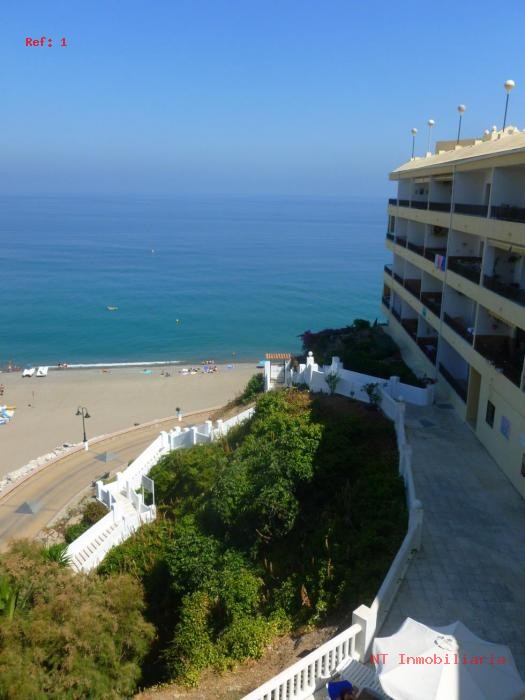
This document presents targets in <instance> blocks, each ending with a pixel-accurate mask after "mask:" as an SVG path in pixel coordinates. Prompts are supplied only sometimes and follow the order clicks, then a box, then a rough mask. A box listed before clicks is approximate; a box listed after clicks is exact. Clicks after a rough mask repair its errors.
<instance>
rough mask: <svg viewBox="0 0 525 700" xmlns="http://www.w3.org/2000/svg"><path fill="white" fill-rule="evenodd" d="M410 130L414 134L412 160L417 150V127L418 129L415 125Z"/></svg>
mask: <svg viewBox="0 0 525 700" xmlns="http://www.w3.org/2000/svg"><path fill="white" fill-rule="evenodd" d="M410 132H411V134H412V157H411V159H410V160H414V152H415V150H416V134H417V129H416V127H415V126H414V127H413V128H412V129H411V130H410Z"/></svg>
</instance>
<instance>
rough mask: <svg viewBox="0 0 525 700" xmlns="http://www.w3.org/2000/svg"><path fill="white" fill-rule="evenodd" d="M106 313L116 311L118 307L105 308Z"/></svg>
mask: <svg viewBox="0 0 525 700" xmlns="http://www.w3.org/2000/svg"><path fill="white" fill-rule="evenodd" d="M106 309H107V310H108V311H118V306H106Z"/></svg>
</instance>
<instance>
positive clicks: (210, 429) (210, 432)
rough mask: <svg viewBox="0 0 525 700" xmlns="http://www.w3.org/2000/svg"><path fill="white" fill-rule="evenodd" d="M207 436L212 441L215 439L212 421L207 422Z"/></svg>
mask: <svg viewBox="0 0 525 700" xmlns="http://www.w3.org/2000/svg"><path fill="white" fill-rule="evenodd" d="M206 434H207V435H208V437H209V438H210V440H212V439H213V422H212V421H211V420H207V421H206Z"/></svg>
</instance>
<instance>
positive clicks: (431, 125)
mask: <svg viewBox="0 0 525 700" xmlns="http://www.w3.org/2000/svg"><path fill="white" fill-rule="evenodd" d="M427 124H428V148H427V156H431V155H432V153H431V152H430V134H431V132H432V129H433V127H434V126H435V125H436V122H435V121H434V120H433V119H429V120H428V122H427Z"/></svg>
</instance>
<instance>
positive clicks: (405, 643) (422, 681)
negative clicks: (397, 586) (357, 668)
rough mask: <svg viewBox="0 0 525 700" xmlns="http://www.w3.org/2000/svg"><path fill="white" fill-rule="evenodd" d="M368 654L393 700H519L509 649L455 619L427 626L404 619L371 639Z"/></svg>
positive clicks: (522, 699)
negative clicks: (389, 632) (391, 631)
mask: <svg viewBox="0 0 525 700" xmlns="http://www.w3.org/2000/svg"><path fill="white" fill-rule="evenodd" d="M372 653H373V655H374V661H375V663H376V667H377V674H378V676H379V682H380V683H381V686H382V688H383V690H384V691H385V693H387V694H388V695H390V696H391V697H392V698H393V700H525V683H524V682H523V680H522V678H521V676H520V674H519V672H518V670H517V668H516V664H515V662H514V658H513V656H512V652H511V651H510V649H509V648H508V647H507V646H504V645H503V644H492V643H491V642H486V641H484V640H483V639H480V638H479V637H476V635H475V634H473V633H472V632H471V631H470V630H469V629H468V628H467V627H465V625H464V624H463V623H461V622H454V623H452V624H451V625H447V626H445V627H434V628H431V627H427V626H426V625H423V624H421V623H420V622H416V620H412V619H411V618H410V617H409V618H407V619H406V620H405V622H404V623H403V624H402V626H401V628H400V629H399V631H398V632H396V634H394V635H392V636H391V637H382V638H378V639H376V640H375V641H374V644H373V651H372Z"/></svg>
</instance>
